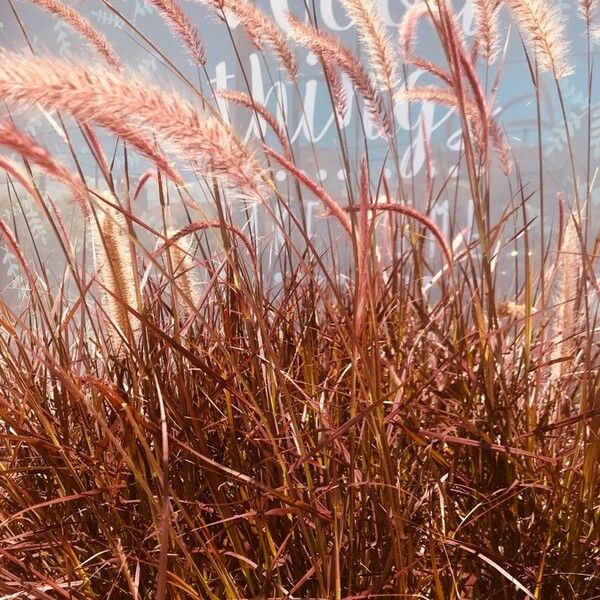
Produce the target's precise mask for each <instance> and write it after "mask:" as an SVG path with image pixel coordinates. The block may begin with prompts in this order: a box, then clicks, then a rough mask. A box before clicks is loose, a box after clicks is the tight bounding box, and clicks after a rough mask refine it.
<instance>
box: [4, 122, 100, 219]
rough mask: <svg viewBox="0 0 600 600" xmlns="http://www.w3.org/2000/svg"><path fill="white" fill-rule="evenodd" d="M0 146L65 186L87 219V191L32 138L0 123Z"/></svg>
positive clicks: (8, 124)
mask: <svg viewBox="0 0 600 600" xmlns="http://www.w3.org/2000/svg"><path fill="white" fill-rule="evenodd" d="M0 145H3V146H7V147H8V148H10V149H11V150H13V151H14V152H17V153H19V154H20V155H21V156H23V157H25V158H27V159H28V160H30V161H31V162H33V163H34V164H36V165H37V166H38V167H40V168H41V169H42V170H43V171H44V172H45V173H46V174H48V175H49V176H50V177H52V178H54V179H56V180H57V181H60V182H61V183H63V184H65V185H66V186H67V187H68V188H69V189H70V191H71V193H72V194H73V197H74V198H75V200H76V201H77V202H78V203H79V205H80V206H81V209H82V211H83V213H84V215H85V217H86V219H87V218H88V217H89V210H90V209H89V203H88V200H87V190H86V188H85V185H84V184H83V182H82V181H81V179H80V178H79V177H74V176H73V175H71V173H69V171H68V170H67V169H66V168H65V167H64V166H63V165H61V164H59V163H57V162H56V161H55V160H54V159H53V158H52V156H50V153H49V152H48V151H47V150H46V149H45V148H42V147H41V146H40V145H39V144H38V143H37V142H36V141H35V140H34V139H33V138H31V137H29V136H27V135H25V134H24V133H23V132H21V131H19V130H18V129H17V128H16V127H15V126H14V125H13V124H12V123H10V122H5V123H0Z"/></svg>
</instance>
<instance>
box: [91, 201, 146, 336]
mask: <svg viewBox="0 0 600 600" xmlns="http://www.w3.org/2000/svg"><path fill="white" fill-rule="evenodd" d="M107 199H109V200H110V201H111V202H112V203H113V204H117V201H116V199H115V198H114V197H110V198H107ZM97 218H98V222H97V223H96V222H95V221H94V220H92V223H93V226H92V235H93V247H94V263H95V269H96V273H97V274H98V275H99V277H100V280H101V282H102V285H103V287H104V304H105V308H106V313H107V315H108V316H109V318H110V320H111V322H112V324H113V325H114V326H116V327H117V329H118V330H119V331H120V333H121V334H122V335H124V336H125V337H129V335H130V333H131V334H136V333H137V332H138V331H139V329H140V322H139V320H138V319H137V318H136V317H134V316H133V315H131V314H130V312H129V311H128V310H127V307H130V308H133V309H134V310H136V311H137V312H141V307H140V306H139V303H138V295H137V293H136V290H135V287H134V282H135V270H134V263H133V257H132V254H131V244H130V240H129V236H128V234H127V231H128V229H127V222H126V220H125V217H124V216H123V213H122V212H121V211H120V210H118V209H117V208H115V207H114V206H111V205H108V204H105V205H103V211H102V212H99V213H98V215H97Z"/></svg>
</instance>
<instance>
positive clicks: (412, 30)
mask: <svg viewBox="0 0 600 600" xmlns="http://www.w3.org/2000/svg"><path fill="white" fill-rule="evenodd" d="M424 18H427V19H430V18H431V14H430V12H429V8H428V7H427V4H426V3H425V2H416V3H415V4H412V5H411V6H410V7H409V8H407V9H406V12H405V13H404V17H403V18H402V21H401V22H400V28H399V29H398V36H399V38H400V48H401V50H402V59H403V60H404V62H405V63H408V64H411V65H413V66H415V67H417V69H422V70H423V71H426V72H427V73H431V74H432V75H436V76H437V77H440V78H441V79H443V80H444V81H445V82H446V83H447V84H448V85H452V78H451V77H450V75H449V73H447V72H446V71H444V70H443V69H442V68H440V67H438V66H437V65H435V64H433V63H432V62H431V61H429V60H427V59H424V58H421V57H420V56H417V55H416V54H415V53H414V50H413V48H414V46H415V43H416V39H417V26H418V24H419V21H420V20H421V19H424Z"/></svg>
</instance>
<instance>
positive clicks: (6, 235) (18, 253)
mask: <svg viewBox="0 0 600 600" xmlns="http://www.w3.org/2000/svg"><path fill="white" fill-rule="evenodd" d="M0 238H2V239H3V240H4V242H5V243H6V245H7V246H8V248H9V249H10V251H11V252H12V253H13V254H14V255H15V257H16V259H17V260H18V261H19V263H20V264H21V268H22V269H23V272H24V273H25V275H26V277H27V280H28V281H29V285H30V286H31V288H32V289H33V288H35V285H36V278H35V277H34V275H33V272H32V270H31V268H30V267H29V264H28V262H27V259H26V258H25V255H24V254H23V251H22V250H21V245H20V244H19V242H18V240H17V238H16V237H15V234H14V233H13V232H12V230H11V229H10V227H9V226H8V225H7V224H6V222H5V221H4V219H0ZM39 281H41V283H42V285H43V283H44V282H43V280H39Z"/></svg>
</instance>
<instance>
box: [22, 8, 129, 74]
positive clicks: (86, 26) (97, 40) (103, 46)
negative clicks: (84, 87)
mask: <svg viewBox="0 0 600 600" xmlns="http://www.w3.org/2000/svg"><path fill="white" fill-rule="evenodd" d="M29 2H31V3H32V4H35V5H36V6H39V7H40V8H41V9H43V10H45V11H46V12H49V13H51V14H53V15H55V16H56V17H58V18H59V19H61V20H62V21H63V22H64V23H66V24H67V25H68V26H69V27H70V28H71V29H73V30H75V31H76V32H77V33H79V35H81V36H82V37H83V38H85V39H86V40H87V42H88V44H89V45H90V47H91V48H93V49H94V50H95V51H96V52H97V53H98V54H100V56H102V58H104V60H105V61H106V62H107V64H109V65H110V66H111V67H113V68H114V69H117V70H120V69H121V63H120V61H119V59H118V58H117V55H116V54H115V51H114V50H113V48H112V46H111V45H110V44H109V43H108V42H107V41H106V38H105V37H104V36H103V35H101V34H100V33H99V32H98V30H97V29H96V28H95V27H94V26H93V25H92V24H91V23H90V22H89V21H88V20H87V19H84V18H83V17H82V16H81V15H80V14H79V13H78V12H77V11H76V10H74V9H73V8H71V7H70V6H66V5H65V4H63V3H62V2H60V0H29Z"/></svg>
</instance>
